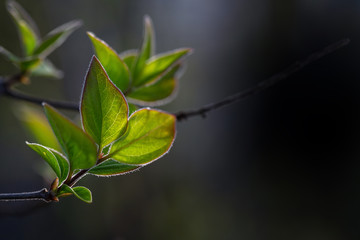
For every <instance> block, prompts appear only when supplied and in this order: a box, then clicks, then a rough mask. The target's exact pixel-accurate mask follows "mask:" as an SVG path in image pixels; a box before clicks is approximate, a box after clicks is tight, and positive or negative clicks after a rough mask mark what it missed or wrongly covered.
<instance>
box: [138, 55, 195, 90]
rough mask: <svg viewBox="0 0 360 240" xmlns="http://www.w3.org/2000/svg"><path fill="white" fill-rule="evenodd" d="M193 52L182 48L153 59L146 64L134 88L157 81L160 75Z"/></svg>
mask: <svg viewBox="0 0 360 240" xmlns="http://www.w3.org/2000/svg"><path fill="white" fill-rule="evenodd" d="M191 52H192V49H190V48H181V49H177V50H173V51H170V52H166V53H163V54H159V55H156V56H154V57H152V58H151V59H149V60H148V61H147V62H146V64H145V66H144V68H143V70H142V71H141V73H140V75H139V76H138V78H137V79H136V82H135V81H134V86H141V85H144V84H147V83H149V82H153V81H157V80H158V78H159V75H161V74H162V73H164V72H165V71H167V70H168V68H170V67H173V66H174V65H176V64H178V63H179V62H180V61H181V60H182V59H183V58H184V57H185V56H187V55H189V54H190V53H191Z"/></svg>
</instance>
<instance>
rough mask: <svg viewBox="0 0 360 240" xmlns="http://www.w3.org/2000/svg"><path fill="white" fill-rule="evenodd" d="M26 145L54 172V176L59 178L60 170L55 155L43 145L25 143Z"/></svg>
mask: <svg viewBox="0 0 360 240" xmlns="http://www.w3.org/2000/svg"><path fill="white" fill-rule="evenodd" d="M26 144H27V145H28V146H29V147H30V148H31V149H33V150H34V151H35V152H37V153H38V154H39V155H40V156H41V157H42V158H43V159H44V160H45V161H46V162H47V163H48V164H49V165H50V167H51V168H52V169H53V170H54V172H55V174H56V176H58V177H59V179H60V178H61V169H60V166H59V163H58V160H57V158H56V157H55V155H54V154H53V153H52V152H51V151H50V149H49V148H48V147H45V146H43V145H40V144H37V143H29V142H26Z"/></svg>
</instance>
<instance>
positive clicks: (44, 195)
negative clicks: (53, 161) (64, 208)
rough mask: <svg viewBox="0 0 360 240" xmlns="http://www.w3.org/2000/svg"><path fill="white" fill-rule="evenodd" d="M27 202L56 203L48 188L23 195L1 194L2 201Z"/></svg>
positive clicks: (23, 193)
mask: <svg viewBox="0 0 360 240" xmlns="http://www.w3.org/2000/svg"><path fill="white" fill-rule="evenodd" d="M26 200H42V201H45V202H52V201H56V198H55V196H54V195H53V194H52V192H49V191H48V190H47V189H46V188H43V189H41V190H39V191H34V192H22V193H1V194H0V201H26Z"/></svg>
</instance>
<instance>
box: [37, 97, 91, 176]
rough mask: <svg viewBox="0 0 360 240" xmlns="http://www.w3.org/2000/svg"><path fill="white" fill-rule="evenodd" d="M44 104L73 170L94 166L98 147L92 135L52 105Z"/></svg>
mask: <svg viewBox="0 0 360 240" xmlns="http://www.w3.org/2000/svg"><path fill="white" fill-rule="evenodd" d="M43 106H44V109H45V113H46V116H47V119H48V121H49V123H50V126H51V128H52V130H53V131H54V133H55V136H56V138H57V140H58V141H59V143H60V146H61V147H62V149H63V151H64V153H65V155H66V156H67V158H68V159H69V162H70V169H71V171H72V170H75V169H87V168H90V167H92V166H93V165H94V164H95V163H96V160H97V149H96V145H95V143H94V142H93V140H92V139H91V138H90V136H89V135H87V134H86V133H85V132H84V131H83V130H82V129H81V128H79V127H78V126H76V125H75V124H74V123H72V122H71V121H70V120H69V119H67V118H66V117H64V116H63V115H61V114H60V113H59V112H57V111H56V110H55V109H54V108H53V107H51V106H50V105H48V104H46V103H43Z"/></svg>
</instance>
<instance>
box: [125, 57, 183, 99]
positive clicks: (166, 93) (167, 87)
mask: <svg viewBox="0 0 360 240" xmlns="http://www.w3.org/2000/svg"><path fill="white" fill-rule="evenodd" d="M180 67H181V66H180V64H178V65H176V66H174V67H173V68H172V69H170V71H168V72H166V73H164V74H163V75H162V76H161V77H159V80H158V81H156V82H155V83H153V84H149V85H145V86H142V87H139V88H137V89H135V90H134V91H132V92H130V93H128V95H127V97H128V100H129V101H130V102H132V103H135V104H140V105H146V106H159V105H164V104H166V103H168V102H169V101H170V100H172V98H173V97H174V96H175V94H176V89H177V85H178V84H177V83H178V79H179V74H178V72H179V68H180Z"/></svg>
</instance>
